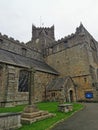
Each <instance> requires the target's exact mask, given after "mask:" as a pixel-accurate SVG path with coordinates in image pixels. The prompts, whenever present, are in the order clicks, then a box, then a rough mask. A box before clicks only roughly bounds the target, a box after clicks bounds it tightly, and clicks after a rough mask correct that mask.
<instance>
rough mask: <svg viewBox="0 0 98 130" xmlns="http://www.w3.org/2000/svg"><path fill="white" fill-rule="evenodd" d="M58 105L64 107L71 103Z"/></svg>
mask: <svg viewBox="0 0 98 130" xmlns="http://www.w3.org/2000/svg"><path fill="white" fill-rule="evenodd" d="M58 106H60V107H64V106H72V104H60V105H58Z"/></svg>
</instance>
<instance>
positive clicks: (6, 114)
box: [0, 112, 22, 118]
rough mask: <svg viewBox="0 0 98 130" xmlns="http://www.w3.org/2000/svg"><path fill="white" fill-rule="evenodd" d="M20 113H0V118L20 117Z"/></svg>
mask: <svg viewBox="0 0 98 130" xmlns="http://www.w3.org/2000/svg"><path fill="white" fill-rule="evenodd" d="M21 113H22V112H8V113H0V118H1V117H8V116H15V115H21Z"/></svg>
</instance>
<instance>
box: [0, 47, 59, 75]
mask: <svg viewBox="0 0 98 130" xmlns="http://www.w3.org/2000/svg"><path fill="white" fill-rule="evenodd" d="M0 62H1V63H6V64H10V65H14V66H19V67H25V68H31V67H33V68H34V69H35V70H38V71H43V72H47V73H51V74H56V75H58V74H59V73H58V72H57V71H56V70H55V69H53V68H52V67H50V66H49V65H48V64H46V63H45V62H44V61H43V62H42V61H38V60H35V59H32V58H27V57H24V56H22V55H19V54H16V53H13V52H10V51H7V50H3V49H0Z"/></svg>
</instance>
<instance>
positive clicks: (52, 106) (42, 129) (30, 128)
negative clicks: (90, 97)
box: [0, 102, 83, 130]
mask: <svg viewBox="0 0 98 130" xmlns="http://www.w3.org/2000/svg"><path fill="white" fill-rule="evenodd" d="M37 106H38V108H39V109H40V110H46V111H49V112H50V113H54V114H56V116H54V117H51V118H48V119H44V120H41V121H38V122H35V123H33V124H30V125H23V126H22V127H21V128H19V129H18V130H46V129H49V128H50V127H51V126H53V125H54V124H55V123H57V122H59V121H61V120H63V119H67V118H68V117H70V116H71V115H72V114H73V113H74V112H76V111H78V110H80V109H81V108H83V105H82V104H79V103H73V111H72V112H68V113H62V112H59V111H58V103H57V102H42V103H37ZM24 107H25V105H22V106H17V107H11V108H0V113H3V112H21V111H23V109H24Z"/></svg>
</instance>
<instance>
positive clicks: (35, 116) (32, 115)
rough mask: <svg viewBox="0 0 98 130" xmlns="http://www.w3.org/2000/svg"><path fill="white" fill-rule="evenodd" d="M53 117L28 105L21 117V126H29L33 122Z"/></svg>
mask: <svg viewBox="0 0 98 130" xmlns="http://www.w3.org/2000/svg"><path fill="white" fill-rule="evenodd" d="M53 116H55V115H54V114H52V113H49V112H48V111H40V110H38V109H37V108H36V106H32V105H29V106H28V107H26V108H25V110H24V112H23V113H22V115H21V123H22V124H31V123H33V122H36V121H39V120H43V119H46V118H49V117H53Z"/></svg>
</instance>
